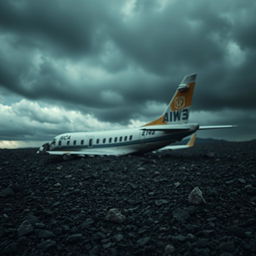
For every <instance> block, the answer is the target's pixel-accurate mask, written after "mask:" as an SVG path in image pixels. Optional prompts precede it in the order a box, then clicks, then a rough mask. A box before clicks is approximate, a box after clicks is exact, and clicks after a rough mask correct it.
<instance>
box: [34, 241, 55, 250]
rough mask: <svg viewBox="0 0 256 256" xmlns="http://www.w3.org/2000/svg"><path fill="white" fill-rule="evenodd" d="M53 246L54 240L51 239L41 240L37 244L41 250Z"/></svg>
mask: <svg viewBox="0 0 256 256" xmlns="http://www.w3.org/2000/svg"><path fill="white" fill-rule="evenodd" d="M55 246H56V242H55V241H54V240H51V239H47V240H44V241H43V242H41V243H40V244H39V245H38V247H39V248H40V249H41V250H43V251H47V250H49V249H51V248H54V247H55Z"/></svg>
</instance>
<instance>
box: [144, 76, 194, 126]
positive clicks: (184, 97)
mask: <svg viewBox="0 0 256 256" xmlns="http://www.w3.org/2000/svg"><path fill="white" fill-rule="evenodd" d="M195 82H196V74H191V75H187V76H185V77H184V78H183V79H182V81H181V83H180V84H179V86H178V88H177V90H176V92H175V93H174V95H173V97H172V99H171V101H170V103H169V104H168V106H167V108H166V110H165V111H164V113H163V114H162V115H161V116H160V117H159V118H158V119H156V120H154V121H152V122H149V123H147V124H145V125H144V126H149V125H161V124H170V123H176V124H177V123H187V122H188V119H189V108H190V106H191V105H192V97H193V92H194V88H195V85H196V83H195Z"/></svg>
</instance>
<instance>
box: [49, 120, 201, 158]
mask: <svg viewBox="0 0 256 256" xmlns="http://www.w3.org/2000/svg"><path fill="white" fill-rule="evenodd" d="M196 129H197V126H196V125H192V126H189V124H188V125H187V129H184V128H183V129H175V130H172V131H157V130H153V129H152V130H150V129H142V128H130V129H122V130H110V131H99V132H73V133H64V134H60V135H58V136H56V137H55V138H54V140H53V141H52V142H51V143H50V145H49V151H50V152H53V154H56V155H57V154H58V152H62V155H63V153H66V154H67V155H68V154H69V152H77V154H80V155H83V154H87V152H88V151H89V152H90V153H91V154H92V155H93V154H95V155H126V154H132V153H143V152H148V151H152V150H157V149H159V148H162V147H164V146H166V145H169V144H171V143H174V142H176V141H180V140H181V139H182V138H184V137H186V136H189V135H190V134H192V133H194V132H195V130H196Z"/></svg>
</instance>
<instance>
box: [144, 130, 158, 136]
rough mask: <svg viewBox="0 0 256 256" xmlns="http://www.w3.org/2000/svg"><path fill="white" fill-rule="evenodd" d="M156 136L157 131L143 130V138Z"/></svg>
mask: <svg viewBox="0 0 256 256" xmlns="http://www.w3.org/2000/svg"><path fill="white" fill-rule="evenodd" d="M154 134H155V131H153V130H143V131H142V134H141V135H142V136H146V135H154Z"/></svg>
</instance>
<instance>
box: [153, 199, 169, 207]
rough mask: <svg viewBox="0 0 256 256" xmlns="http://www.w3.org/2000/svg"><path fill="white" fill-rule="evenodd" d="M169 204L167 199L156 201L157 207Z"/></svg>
mask: <svg viewBox="0 0 256 256" xmlns="http://www.w3.org/2000/svg"><path fill="white" fill-rule="evenodd" d="M168 203H169V201H168V200H166V199H159V200H155V205H156V206H161V205H163V204H168Z"/></svg>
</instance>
